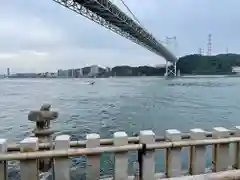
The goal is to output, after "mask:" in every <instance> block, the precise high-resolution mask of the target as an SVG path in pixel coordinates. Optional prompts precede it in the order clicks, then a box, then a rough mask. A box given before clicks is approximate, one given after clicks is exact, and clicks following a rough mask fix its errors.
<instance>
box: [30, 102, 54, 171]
mask: <svg viewBox="0 0 240 180" xmlns="http://www.w3.org/2000/svg"><path fill="white" fill-rule="evenodd" d="M50 109H51V105H50V104H44V105H42V106H41V108H40V111H31V112H30V113H29V114H28V120H30V121H34V122H36V128H35V129H34V130H33V133H34V135H35V137H38V140H39V143H50V144H52V139H53V138H52V134H53V133H54V131H53V130H51V129H50V121H51V120H54V119H56V118H57V117H58V112H55V111H50ZM51 148H52V147H50V149H51ZM51 163H52V161H51V159H41V160H39V170H40V171H43V172H46V171H48V170H49V169H50V168H51Z"/></svg>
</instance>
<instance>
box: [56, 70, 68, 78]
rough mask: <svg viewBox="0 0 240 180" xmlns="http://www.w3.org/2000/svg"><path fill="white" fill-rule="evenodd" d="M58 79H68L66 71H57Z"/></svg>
mask: <svg viewBox="0 0 240 180" xmlns="http://www.w3.org/2000/svg"><path fill="white" fill-rule="evenodd" d="M57 76H58V77H68V70H62V69H59V70H58V72H57Z"/></svg>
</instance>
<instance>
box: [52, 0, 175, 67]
mask: <svg viewBox="0 0 240 180" xmlns="http://www.w3.org/2000/svg"><path fill="white" fill-rule="evenodd" d="M53 1H55V2H57V3H59V4H61V5H63V6H65V7H67V8H69V9H71V10H73V11H75V12H76V13H78V14H80V15H82V16H84V17H86V18H88V19H90V20H92V21H94V22H96V23H98V24H100V25H102V26H104V27H106V28H108V29H110V30H111V31H113V32H115V33H117V34H119V35H121V36H123V37H125V38H127V39H129V40H131V41H133V42H134V43H137V44H139V45H141V46H143V47H145V48H147V49H148V50H150V51H152V52H154V53H155V54H157V55H159V56H162V57H164V58H165V59H166V60H167V61H170V62H173V63H174V62H176V61H177V58H176V57H175V56H174V55H173V54H172V53H171V52H170V51H169V50H168V49H167V48H165V47H164V46H163V45H162V44H161V43H160V42H159V41H157V40H156V39H155V38H154V37H153V36H152V34H150V33H149V32H147V30H146V29H144V28H142V27H141V26H140V25H139V24H137V23H136V22H135V21H133V20H132V19H131V18H130V17H128V16H127V15H126V14H125V13H124V12H122V11H121V10H120V9H119V8H118V7H117V6H116V5H114V4H113V3H112V2H110V1H109V0H53Z"/></svg>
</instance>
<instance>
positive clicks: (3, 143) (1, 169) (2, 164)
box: [0, 139, 8, 180]
mask: <svg viewBox="0 0 240 180" xmlns="http://www.w3.org/2000/svg"><path fill="white" fill-rule="evenodd" d="M0 151H1V152H0V153H6V152H7V140H6V139H0ZM7 177H8V174H7V161H0V180H7Z"/></svg>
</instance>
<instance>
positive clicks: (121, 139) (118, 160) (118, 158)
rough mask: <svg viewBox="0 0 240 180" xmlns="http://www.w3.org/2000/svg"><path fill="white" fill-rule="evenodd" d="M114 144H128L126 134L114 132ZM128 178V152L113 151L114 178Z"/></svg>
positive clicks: (120, 179)
mask: <svg viewBox="0 0 240 180" xmlns="http://www.w3.org/2000/svg"><path fill="white" fill-rule="evenodd" d="M113 141H114V146H124V145H127V144H128V136H127V134H126V133H125V132H115V133H114V139H113ZM126 179H128V153H127V152H123V153H115V167H114V180H126Z"/></svg>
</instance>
